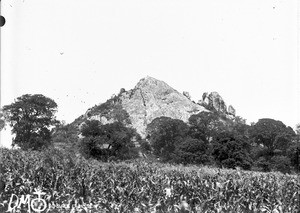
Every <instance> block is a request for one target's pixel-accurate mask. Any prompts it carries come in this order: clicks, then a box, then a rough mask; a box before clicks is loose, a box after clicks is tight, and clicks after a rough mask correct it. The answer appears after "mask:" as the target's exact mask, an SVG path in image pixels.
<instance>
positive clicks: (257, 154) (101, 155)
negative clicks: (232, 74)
mask: <svg viewBox="0 0 300 213" xmlns="http://www.w3.org/2000/svg"><path fill="white" fill-rule="evenodd" d="M56 111H57V104H56V103H55V101H54V100H52V99H50V98H48V97H45V96H43V95H28V94H27V95H23V96H21V97H19V98H17V99H16V100H15V102H14V103H12V104H10V105H6V106H4V107H3V109H2V112H1V117H5V119H6V121H7V122H8V123H9V124H10V126H11V127H12V133H13V134H14V135H15V137H14V138H13V141H12V145H13V146H18V147H20V148H21V149H24V150H43V149H45V148H47V147H49V146H50V145H51V144H53V142H57V141H59V142H63V143H69V144H73V146H74V147H76V149H77V150H78V151H80V152H81V154H83V155H84V156H85V157H87V158H89V157H92V158H95V159H98V160H102V161H108V160H126V159H131V158H137V157H139V155H141V154H142V155H144V156H151V157H155V158H159V160H160V161H163V162H171V163H180V164H202V165H213V166H218V167H226V168H237V167H240V168H242V169H246V170H260V171H272V170H276V171H281V172H284V173H289V172H291V171H297V172H299V171H300V167H299V165H300V125H298V126H297V128H296V132H294V130H293V129H292V128H291V127H288V126H286V125H285V124H284V123H282V122H281V121H277V120H274V119H269V118H264V119H260V120H258V122H257V123H252V124H251V125H247V124H246V121H245V120H244V119H243V118H241V117H239V116H237V117H234V119H229V118H226V117H224V116H222V115H220V114H218V113H217V112H206V111H203V112H200V113H198V114H195V115H192V116H191V117H190V118H189V120H188V122H187V123H185V122H183V121H182V120H178V119H172V118H169V117H158V118H156V119H154V120H153V121H152V122H151V123H150V124H149V125H148V126H147V137H146V138H145V139H142V138H141V137H140V135H139V134H138V133H137V132H136V130H135V129H133V128H130V127H128V125H126V126H125V125H124V122H122V121H119V120H117V121H116V122H113V123H108V124H105V125H103V124H101V123H100V122H99V121H97V120H90V121H89V120H87V121H86V122H85V123H84V125H83V126H82V127H81V128H80V136H81V138H79V137H78V130H77V129H76V128H74V127H73V126H71V125H69V124H68V125H65V124H64V123H62V122H59V121H58V120H57V119H56V117H55V113H56ZM123 117H124V116H123ZM1 120H2V121H1V126H3V119H1Z"/></svg>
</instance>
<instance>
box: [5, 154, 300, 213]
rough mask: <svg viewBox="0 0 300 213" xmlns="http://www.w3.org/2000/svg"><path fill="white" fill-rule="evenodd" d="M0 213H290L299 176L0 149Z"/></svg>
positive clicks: (299, 185)
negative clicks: (91, 158) (104, 160)
mask: <svg viewBox="0 0 300 213" xmlns="http://www.w3.org/2000/svg"><path fill="white" fill-rule="evenodd" d="M0 156H1V162H0V212H57V213H61V212H235V213H236V212H274V213H278V212H280V213H281V212H284V213H288V212H292V213H296V212H297V213H298V212H299V211H300V209H299V206H300V199H299V191H300V182H299V179H298V178H299V177H297V176H293V175H283V174H280V173H258V172H245V171H238V170H222V169H212V168H208V167H196V166H193V167H183V166H177V167H176V166H172V165H166V164H159V163H151V162H143V161H135V162H127V163H125V162H123V163H100V162H97V161H93V160H85V159H83V158H82V157H80V156H77V157H71V156H72V155H67V154H63V153H61V152H59V151H57V150H48V151H44V152H34V151H31V152H25V151H20V150H8V149H0Z"/></svg>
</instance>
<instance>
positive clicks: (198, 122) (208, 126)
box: [189, 111, 225, 143]
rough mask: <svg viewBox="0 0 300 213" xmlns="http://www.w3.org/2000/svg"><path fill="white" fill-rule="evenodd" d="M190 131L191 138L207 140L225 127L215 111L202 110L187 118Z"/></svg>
mask: <svg viewBox="0 0 300 213" xmlns="http://www.w3.org/2000/svg"><path fill="white" fill-rule="evenodd" d="M189 125H190V132H189V135H190V136H191V137H192V138H196V139H200V140H202V141H204V142H207V143H208V142H209V141H210V140H212V138H214V137H216V135H217V134H218V133H219V132H222V131H223V130H224V128H225V126H224V125H223V123H222V121H220V117H219V115H218V114H217V113H213V112H206V111H202V112H200V113H198V114H195V115H192V116H191V117H190V118H189Z"/></svg>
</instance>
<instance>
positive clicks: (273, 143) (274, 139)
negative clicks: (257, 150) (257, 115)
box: [250, 118, 295, 158]
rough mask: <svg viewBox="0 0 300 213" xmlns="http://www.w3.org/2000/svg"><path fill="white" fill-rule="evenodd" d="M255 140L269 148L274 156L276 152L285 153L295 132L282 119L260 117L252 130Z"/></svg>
mask: <svg viewBox="0 0 300 213" xmlns="http://www.w3.org/2000/svg"><path fill="white" fill-rule="evenodd" d="M250 132H251V133H250V135H251V138H252V139H253V142H254V143H255V144H257V145H260V146H262V147H264V148H265V149H267V150H268V153H270V156H268V158H272V157H273V155H274V154H276V153H277V154H280V155H285V153H286V150H287V149H288V147H289V146H290V144H291V142H292V140H293V137H294V136H295V132H294V131H293V129H292V128H291V127H287V126H286V125H285V124H284V123H282V122H281V121H276V120H273V119H269V118H264V119H260V120H259V121H258V122H257V123H256V124H255V125H253V126H252V127H251V130H250Z"/></svg>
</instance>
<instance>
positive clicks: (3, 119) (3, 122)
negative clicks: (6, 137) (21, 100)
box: [0, 110, 5, 131]
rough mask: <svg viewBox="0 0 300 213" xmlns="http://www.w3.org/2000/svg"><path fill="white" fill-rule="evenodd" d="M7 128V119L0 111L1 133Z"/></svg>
mask: <svg viewBox="0 0 300 213" xmlns="http://www.w3.org/2000/svg"><path fill="white" fill-rule="evenodd" d="M4 127H5V118H4V114H3V113H2V110H0V131H1V130H2V129H3V128H4Z"/></svg>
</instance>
